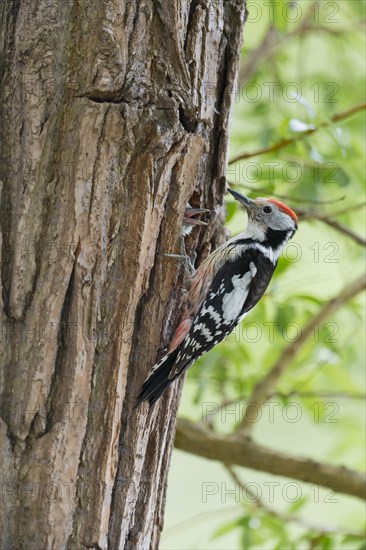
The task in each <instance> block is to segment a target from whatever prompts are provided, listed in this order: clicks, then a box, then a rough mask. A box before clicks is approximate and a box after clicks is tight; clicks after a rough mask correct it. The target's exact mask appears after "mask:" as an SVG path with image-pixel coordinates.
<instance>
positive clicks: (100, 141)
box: [0, 0, 245, 550]
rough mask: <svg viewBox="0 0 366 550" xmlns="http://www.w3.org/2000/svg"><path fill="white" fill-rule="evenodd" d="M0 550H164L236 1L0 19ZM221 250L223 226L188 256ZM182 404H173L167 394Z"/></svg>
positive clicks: (233, 51) (98, 5) (64, 7)
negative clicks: (171, 368)
mask: <svg viewBox="0 0 366 550" xmlns="http://www.w3.org/2000/svg"><path fill="white" fill-rule="evenodd" d="M0 9H1V49H2V53H1V55H2V63H1V66H2V75H1V80H0V91H1V97H2V101H1V118H2V126H1V141H2V152H1V167H2V173H1V180H2V181H1V184H2V200H1V212H0V215H1V235H0V236H1V238H2V258H1V285H2V289H1V290H2V293H1V296H2V302H1V323H2V325H1V331H2V332H1V344H2V345H1V364H2V369H1V379H0V384H1V399H2V401H1V421H0V437H1V451H0V472H1V475H2V479H1V481H2V505H1V513H0V514H1V539H0V540H1V542H0V546H1V548H4V549H8V548H9V549H10V548H12V549H13V548H17V549H18V548H19V549H21V548H24V549H27V550H32V549H39V550H41V549H42V550H44V549H57V550H61V549H63V548H72V549H73V548H75V549H78V550H79V549H80V548H84V547H86V548H103V549H105V548H111V549H115V548H141V549H147V548H149V547H152V548H157V546H158V542H159V535H160V531H161V529H162V522H163V511H164V503H165V489H166V482H167V470H168V465H169V459H170V454H171V450H172V443H173V438H174V431H175V417H176V412H177V405H178V394H179V388H177V385H175V386H174V388H173V389H172V390H170V391H169V392H168V393H167V394H166V396H165V397H164V398H163V399H162V400H161V401H160V403H159V404H158V405H157V406H155V408H154V409H153V411H152V413H150V414H149V413H148V410H147V406H146V405H144V406H143V407H142V408H140V409H138V410H134V402H135V399H136V394H137V392H138V389H139V387H140V385H141V384H142V382H143V380H144V379H145V377H146V374H147V372H148V370H149V369H150V368H151V366H152V365H153V363H154V362H155V360H156V358H157V355H158V352H159V350H160V351H161V350H162V348H163V346H164V345H166V344H167V342H168V340H169V337H170V335H171V333H172V331H173V329H174V326H175V325H176V322H177V320H178V317H179V307H180V303H181V287H182V279H183V267H182V265H181V264H180V262H179V261H177V259H174V258H168V257H164V256H161V255H159V254H158V252H160V253H171V252H175V253H177V252H178V251H179V231H180V226H181V224H182V217H183V212H184V209H185V206H186V203H187V200H191V201H192V204H194V205H199V204H201V205H204V206H205V207H207V208H212V209H213V208H215V207H216V206H217V205H220V204H222V195H223V183H222V180H221V178H222V176H223V175H224V174H225V164H226V151H227V139H228V119H229V113H230V105H231V103H232V100H233V92H234V89H235V78H236V74H237V70H238V60H239V54H240V46H241V35H242V28H243V21H244V13H245V2H243V0H230V1H228V0H217V1H212V2H200V1H199V0H198V1H197V0H192V1H191V2H178V1H175V2H174V1H173V2H164V1H162V2H158V1H156V2H153V1H152V0H150V1H149V0H140V1H137V0H134V1H133V0H131V1H130V2H120V0H107V1H103V2H100V1H96V0H94V2H86V1H85V0H67V1H64V0H4V2H3V3H2V7H1V8H0ZM221 238H222V222H221V218H220V212H219V210H215V211H214V212H213V214H212V216H211V222H210V225H209V227H208V228H207V229H206V230H205V231H201V233H200V234H198V233H197V232H195V233H194V234H193V237H190V238H189V242H188V245H189V246H188V247H189V248H191V249H192V247H194V248H196V250H197V252H198V257H199V258H200V257H202V256H204V255H205V254H207V252H208V250H209V249H210V247H211V246H215V245H216V244H217V242H218V241H219V240H220V239H221ZM178 386H179V384H178Z"/></svg>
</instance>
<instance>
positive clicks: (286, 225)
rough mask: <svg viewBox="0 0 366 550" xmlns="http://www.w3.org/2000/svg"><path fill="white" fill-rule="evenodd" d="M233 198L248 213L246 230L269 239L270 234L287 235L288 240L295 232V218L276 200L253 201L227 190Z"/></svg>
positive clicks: (291, 211)
mask: <svg viewBox="0 0 366 550" xmlns="http://www.w3.org/2000/svg"><path fill="white" fill-rule="evenodd" d="M228 191H229V192H230V193H231V194H232V195H233V197H234V198H235V199H236V200H237V201H239V202H240V204H242V205H243V206H244V208H245V209H246V211H247V213H248V230H249V231H250V230H251V229H252V230H256V231H255V232H256V233H258V234H260V233H261V232H262V233H263V235H264V236H267V238H268V237H269V234H270V233H273V232H281V233H283V234H285V233H287V235H286V237H287V238H286V239H285V240H288V239H289V238H290V237H292V235H293V234H294V233H295V231H296V230H297V216H296V214H295V212H294V211H293V210H291V208H289V207H288V206H287V205H286V204H284V203H283V202H280V201H278V200H276V199H272V198H269V199H265V198H262V197H260V198H257V199H255V200H253V199H250V198H248V197H246V196H245V195H242V194H241V193H238V192H237V191H233V190H232V189H228Z"/></svg>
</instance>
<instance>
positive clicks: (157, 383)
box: [136, 347, 179, 408]
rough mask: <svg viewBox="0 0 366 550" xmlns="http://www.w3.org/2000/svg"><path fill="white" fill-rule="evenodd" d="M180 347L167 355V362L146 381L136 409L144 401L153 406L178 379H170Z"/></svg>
mask: <svg viewBox="0 0 366 550" xmlns="http://www.w3.org/2000/svg"><path fill="white" fill-rule="evenodd" d="M178 352H179V347H178V348H177V349H175V350H174V351H173V352H172V353H169V354H168V355H166V357H165V360H164V361H163V362H162V363H161V365H159V366H158V367H157V368H156V370H155V371H154V372H153V373H152V374H151V375H150V376H149V377H148V378H147V379H146V380H145V382H144V384H143V385H142V388H141V390H140V393H139V395H138V398H137V401H136V408H137V407H139V406H140V405H141V403H143V402H144V401H149V404H150V406H152V405H153V404H154V403H155V402H156V401H157V400H158V399H159V397H160V396H161V395H162V394H163V393H164V392H165V390H167V389H168V387H169V386H170V384H172V383H173V382H174V380H175V378H176V377H174V378H169V374H170V372H171V370H172V367H173V365H174V362H175V360H176V358H177V355H178Z"/></svg>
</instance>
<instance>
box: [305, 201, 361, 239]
mask: <svg viewBox="0 0 366 550" xmlns="http://www.w3.org/2000/svg"><path fill="white" fill-rule="evenodd" d="M296 213H297V214H298V216H299V219H302V220H319V221H321V222H323V223H325V224H326V225H329V227H332V228H333V229H336V230H337V231H339V232H340V233H343V234H344V235H346V236H347V237H349V238H350V239H353V240H354V241H355V242H356V243H357V244H360V245H361V246H364V247H366V239H364V238H363V237H361V235H358V234H357V233H355V232H354V231H352V229H350V228H349V227H347V226H346V225H344V224H342V223H340V222H338V221H337V220H333V219H332V218H333V216H336V215H337V214H336V213H335V214H329V215H326V214H318V213H317V212H314V211H310V210H303V209H299V208H297V209H296Z"/></svg>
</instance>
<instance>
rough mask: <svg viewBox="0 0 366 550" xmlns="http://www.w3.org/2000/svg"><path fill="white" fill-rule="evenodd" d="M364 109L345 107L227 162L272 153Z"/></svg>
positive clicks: (361, 105)
mask: <svg viewBox="0 0 366 550" xmlns="http://www.w3.org/2000/svg"><path fill="white" fill-rule="evenodd" d="M365 109H366V103H362V104H360V105H355V106H354V107H351V108H350V109H347V110H346V111H343V112H342V113H338V114H335V115H333V116H332V117H331V118H330V120H324V121H323V122H321V123H320V124H318V126H316V127H314V128H308V129H307V130H305V131H304V132H299V133H298V134H297V135H296V136H293V137H291V138H287V139H283V140H281V141H279V142H277V143H274V144H273V145H270V146H269V147H264V148H262V149H257V151H252V152H249V153H240V154H239V155H236V156H235V157H233V158H232V159H230V161H229V164H234V163H235V162H238V161H239V160H245V159H249V158H251V157H258V156H260V155H266V154H267V153H273V152H274V151H278V150H279V149H282V148H283V147H287V145H291V144H292V143H295V142H297V141H299V140H301V139H303V138H304V137H305V136H309V135H311V134H314V132H317V131H318V130H320V129H321V128H327V127H329V126H331V125H332V124H334V123H335V122H340V121H341V120H345V119H346V118H349V117H351V116H352V115H354V114H356V113H358V112H360V111H363V110H365Z"/></svg>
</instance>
